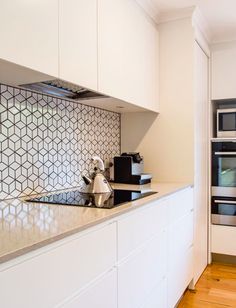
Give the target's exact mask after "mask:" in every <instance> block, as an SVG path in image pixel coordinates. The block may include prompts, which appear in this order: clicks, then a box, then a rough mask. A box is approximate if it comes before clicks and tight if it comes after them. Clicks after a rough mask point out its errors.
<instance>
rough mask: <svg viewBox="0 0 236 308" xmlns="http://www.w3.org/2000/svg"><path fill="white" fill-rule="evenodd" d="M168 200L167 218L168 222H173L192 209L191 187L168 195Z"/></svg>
mask: <svg viewBox="0 0 236 308" xmlns="http://www.w3.org/2000/svg"><path fill="white" fill-rule="evenodd" d="M169 201H170V206H169V207H168V218H169V222H170V223H173V222H175V221H177V220H178V219H180V218H181V217H183V216H185V215H186V214H188V213H189V211H190V210H192V209H193V188H187V189H184V190H183V191H180V192H177V193H176V194H174V195H172V196H171V197H170V199H169Z"/></svg>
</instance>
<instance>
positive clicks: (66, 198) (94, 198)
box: [26, 189, 157, 209]
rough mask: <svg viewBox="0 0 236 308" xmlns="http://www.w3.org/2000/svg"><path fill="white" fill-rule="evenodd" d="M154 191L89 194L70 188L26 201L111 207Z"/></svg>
mask: <svg viewBox="0 0 236 308" xmlns="http://www.w3.org/2000/svg"><path fill="white" fill-rule="evenodd" d="M156 193H157V192H154V191H142V190H121V189H114V190H113V191H112V192H111V193H110V194H109V193H108V194H104V193H101V194H90V193H83V192H81V191H79V190H72V191H66V192H61V193H55V194H50V195H46V196H42V197H36V198H32V199H28V200H26V201H28V202H38V203H50V204H55V205H69V206H80V207H89V208H103V209H112V208H114V207H117V206H119V205H122V204H124V203H126V202H129V201H134V200H137V199H141V198H144V197H147V196H150V195H152V194H156Z"/></svg>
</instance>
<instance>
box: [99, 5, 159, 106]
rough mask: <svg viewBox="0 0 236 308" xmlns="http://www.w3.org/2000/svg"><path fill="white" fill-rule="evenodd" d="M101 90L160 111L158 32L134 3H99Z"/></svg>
mask: <svg viewBox="0 0 236 308" xmlns="http://www.w3.org/2000/svg"><path fill="white" fill-rule="evenodd" d="M98 89H99V91H100V92H103V93H105V94H108V95H111V96H113V97H115V98H119V99H121V100H124V101H127V102H129V103H133V104H135V105H138V106H142V107H144V108H148V109H150V110H154V111H157V109H158V31H157V29H156V27H155V26H154V24H153V23H152V22H151V21H150V20H149V19H148V18H147V16H146V15H145V14H144V12H143V11H142V9H141V8H140V7H139V5H138V4H137V3H136V2H135V1H134V0H117V1H110V0H98Z"/></svg>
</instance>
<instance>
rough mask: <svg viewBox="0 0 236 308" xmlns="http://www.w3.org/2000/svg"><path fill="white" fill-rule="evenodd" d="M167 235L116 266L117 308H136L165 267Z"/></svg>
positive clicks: (158, 279)
mask: <svg viewBox="0 0 236 308" xmlns="http://www.w3.org/2000/svg"><path fill="white" fill-rule="evenodd" d="M166 259H167V234H166V232H165V231H163V232H162V233H160V234H159V235H158V236H156V237H154V238H153V239H152V240H150V241H148V242H147V243H145V245H143V247H142V248H140V250H138V251H136V252H135V253H134V254H133V255H130V256H129V257H128V259H127V260H125V261H124V262H123V263H122V264H120V265H119V266H118V307H119V308H138V307H140V305H141V304H142V303H144V302H145V301H146V299H147V297H148V294H149V293H150V290H152V289H153V288H154V287H155V285H156V284H157V283H158V282H160V281H161V280H162V279H163V277H164V275H165V273H166V266H167V262H166Z"/></svg>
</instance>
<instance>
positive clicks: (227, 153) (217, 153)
mask: <svg viewBox="0 0 236 308" xmlns="http://www.w3.org/2000/svg"><path fill="white" fill-rule="evenodd" d="M215 155H235V156H236V152H215Z"/></svg>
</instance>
